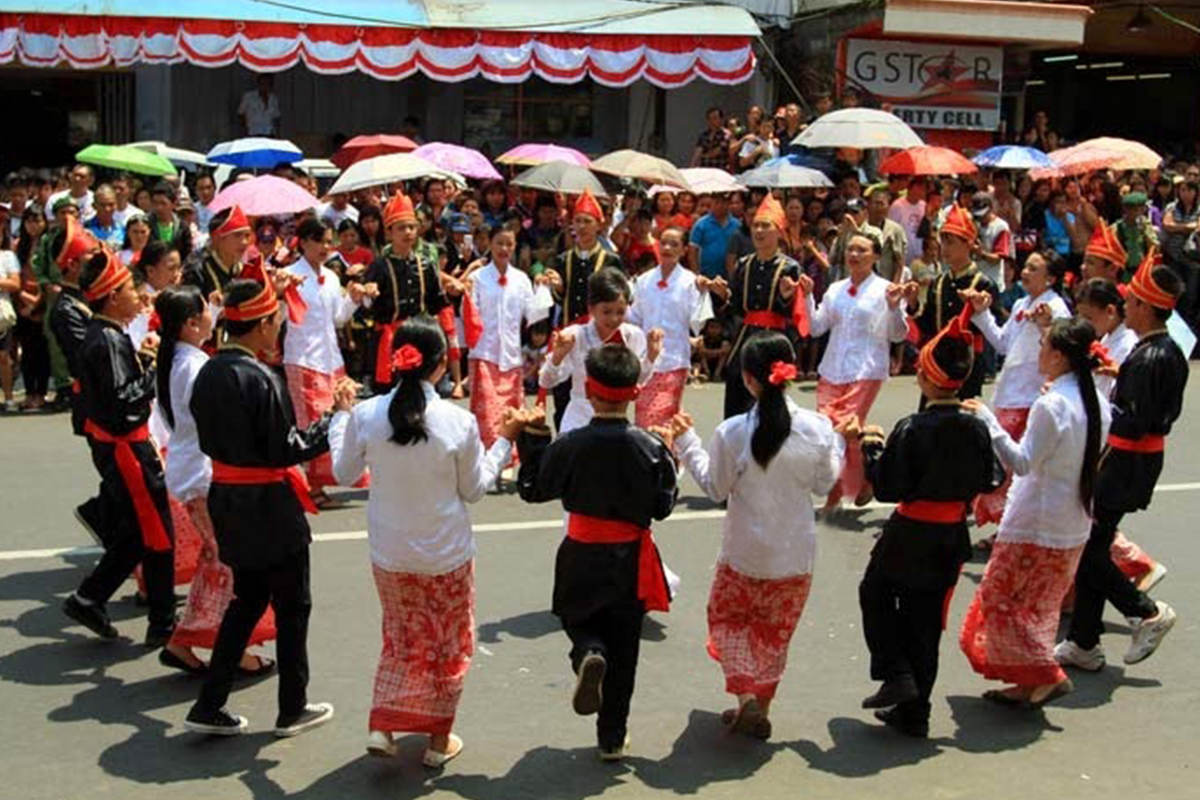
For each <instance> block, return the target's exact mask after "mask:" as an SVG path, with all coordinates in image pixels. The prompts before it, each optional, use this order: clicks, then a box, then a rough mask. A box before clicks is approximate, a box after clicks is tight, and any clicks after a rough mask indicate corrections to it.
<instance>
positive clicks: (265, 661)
mask: <svg viewBox="0 0 1200 800" xmlns="http://www.w3.org/2000/svg"><path fill="white" fill-rule="evenodd" d="M255 658H257V659H258V668H257V669H246V668H245V667H243V666H242V665H241V664H238V675H241V676H242V677H243V678H261V677H264V676H266V675H270V674H271V673H272V672H274V671H275V659H272V658H267V657H266V656H255Z"/></svg>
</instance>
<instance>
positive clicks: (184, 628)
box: [171, 497, 275, 650]
mask: <svg viewBox="0 0 1200 800" xmlns="http://www.w3.org/2000/svg"><path fill="white" fill-rule="evenodd" d="M184 507H185V508H186V513H187V515H188V517H189V518H190V520H191V521H190V525H191V526H192V527H193V528H194V529H195V530H196V531H197V533H198V534H199V536H200V538H201V540H202V543H203V544H204V545H205V547H204V548H203V549H202V550H201V551H200V562H199V565H198V567H197V569H196V576H195V578H193V580H192V587H191V589H190V590H188V599H187V605H186V606H184V609H183V616H182V617H180V619H179V622H177V623H176V624H175V633H174V634H172V636H171V644H174V645H179V646H180V647H202V648H205V649H208V650H211V649H212V648H213V645H214V644H216V641H217V630H218V629H219V628H220V627H221V620H222V619H224V617H225V609H226V608H228V607H229V601H230V600H232V599H233V570H231V569H230V568H229V567H227V566H226V565H225V564H224V563H223V562H222V561H221V559H220V558H218V557H217V540H216V537H215V536H214V535H213V527H212V519H210V518H209V516H208V501H207V500H206V499H205V498H203V497H200V498H197V499H195V500H189V501H188V502H187V503H186V504H184ZM274 638H275V611H274V609H272V608H271V607H270V606H267V610H266V611H265V612H263V615H262V617H261V618H260V619H259V620H258V624H257V625H255V626H254V631H253V632H252V633H251V634H250V642H249V644H248V645H247V646H253V645H256V644H262V643H263V642H269V641H271V640H272V639H274Z"/></svg>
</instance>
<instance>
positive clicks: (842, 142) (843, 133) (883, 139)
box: [792, 108, 924, 150]
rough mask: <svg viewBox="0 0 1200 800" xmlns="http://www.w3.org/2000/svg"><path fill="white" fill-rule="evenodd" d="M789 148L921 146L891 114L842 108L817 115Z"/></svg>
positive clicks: (902, 122)
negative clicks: (798, 146) (792, 146)
mask: <svg viewBox="0 0 1200 800" xmlns="http://www.w3.org/2000/svg"><path fill="white" fill-rule="evenodd" d="M792 144H797V145H803V146H804V147H857V148H858V149H860V150H867V149H870V148H873V147H895V148H897V149H899V150H907V149H908V148H910V147H918V146H920V145H923V144H924V142H923V141H921V137H920V136H917V134H916V133H915V132H914V131H913V129H912V128H910V127H908V125H906V124H905V123H904V121H903V120H902V119H900V118H899V117H897V116H896V115H895V114H889V113H888V112H886V111H879V110H877V109H874V108H843V109H842V110H841V111H830V112H829V113H828V114H823V115H821V116H820V117H819V118H818V119H817V120H816V121H815V122H813V123H812V124H811V125H809V126H808V127H807V128H805V129H804V130H803V131H801V132H800V135H799V136H797V137H796V138H795V139H793V140H792Z"/></svg>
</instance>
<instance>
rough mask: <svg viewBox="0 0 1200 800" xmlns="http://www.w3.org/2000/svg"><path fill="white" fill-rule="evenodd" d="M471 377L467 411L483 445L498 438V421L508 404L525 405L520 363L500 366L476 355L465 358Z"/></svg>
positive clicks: (490, 443) (488, 445) (491, 442)
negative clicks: (469, 399)
mask: <svg viewBox="0 0 1200 800" xmlns="http://www.w3.org/2000/svg"><path fill="white" fill-rule="evenodd" d="M467 363H468V367H469V373H470V380H471V413H472V414H474V415H475V419H476V421H477V422H478V423H479V438H480V439H481V440H482V441H483V447H484V449H487V448H490V447H491V446H492V445H493V444H494V443H495V441H496V440H497V439H499V438H500V421H501V420H502V419H504V412H505V411H506V410H507V409H510V408H521V407H522V406H524V405H525V380H524V376H523V373H522V370H521V368H520V367H516V368H514V369H509V370H502V369H500V365H499V364H496V363H494V362H491V361H484V360H483V359H480V358H472V359H470V361H468V362H467Z"/></svg>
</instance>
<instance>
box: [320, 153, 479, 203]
mask: <svg viewBox="0 0 1200 800" xmlns="http://www.w3.org/2000/svg"><path fill="white" fill-rule="evenodd" d="M417 178H448V179H450V180H454V181H458V182H460V183H464V184H465V183H466V181H464V180H463V177H462V176H461V175H456V174H454V173H452V172H447V171H446V170H444V169H440V168H438V167H437V166H435V165H433V164H431V163H430V162H428V161H426V160H425V159H423V158H421V157H420V156H414V155H413V154H412V153H389V154H388V155H386V156H375V157H374V158H364V159H363V160H362V161H357V162H355V163H353V164H351V165H350V166H349V167H348V168H347V169H346V171H345V172H343V173H342V174H341V177H339V178H338V179H337V180H336V181H335V182H334V184H333V186H331V187H329V192H330V193H331V194H332V193H337V192H357V191H358V190H359V189H369V188H371V187H372V186H386V185H387V184H391V183H400V182H402V181H411V180H415V179H417Z"/></svg>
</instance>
